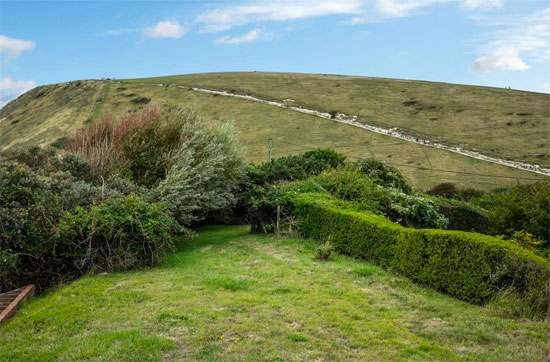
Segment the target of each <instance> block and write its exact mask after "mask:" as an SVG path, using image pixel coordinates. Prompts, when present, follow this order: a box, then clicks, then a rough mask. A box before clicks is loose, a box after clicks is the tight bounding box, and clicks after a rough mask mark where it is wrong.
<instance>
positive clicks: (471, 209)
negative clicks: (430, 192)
mask: <svg viewBox="0 0 550 362" xmlns="http://www.w3.org/2000/svg"><path fill="white" fill-rule="evenodd" d="M432 200H433V202H434V203H435V205H436V206H437V208H438V209H439V211H440V212H441V213H442V214H443V215H444V216H445V217H446V218H447V219H448V220H449V223H448V225H447V229H449V230H462V231H473V232H478V233H482V234H485V233H487V225H488V219H487V211H486V210H483V209H481V208H479V207H476V206H475V205H472V204H470V203H467V202H464V201H458V200H450V199H443V198H433V199H432Z"/></svg>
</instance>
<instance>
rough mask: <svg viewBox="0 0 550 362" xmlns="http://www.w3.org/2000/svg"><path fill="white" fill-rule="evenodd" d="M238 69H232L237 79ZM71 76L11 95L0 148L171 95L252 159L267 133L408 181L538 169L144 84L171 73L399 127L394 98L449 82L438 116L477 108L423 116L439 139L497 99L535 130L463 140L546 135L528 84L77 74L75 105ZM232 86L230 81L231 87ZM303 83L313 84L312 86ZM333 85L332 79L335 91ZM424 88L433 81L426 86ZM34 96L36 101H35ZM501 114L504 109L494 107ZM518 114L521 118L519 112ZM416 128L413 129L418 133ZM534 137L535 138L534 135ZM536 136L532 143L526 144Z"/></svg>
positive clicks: (483, 177)
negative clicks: (515, 87) (367, 161)
mask: <svg viewBox="0 0 550 362" xmlns="http://www.w3.org/2000/svg"><path fill="white" fill-rule="evenodd" d="M239 79H242V82H241V81H239ZM143 82H145V83H149V85H141V84H138V83H143ZM335 82H336V83H335ZM73 83H74V82H72V83H63V84H59V85H57V86H53V85H52V86H47V87H46V89H48V93H47V94H46V95H45V96H43V97H41V98H39V99H35V97H36V95H37V91H33V92H30V93H29V94H25V95H24V96H23V97H22V99H21V103H19V104H18V105H15V106H10V107H6V108H4V109H2V110H1V111H0V119H2V118H4V117H7V119H6V120H4V121H2V122H0V134H2V137H1V139H0V149H6V148H7V147H13V146H17V145H23V144H28V143H29V142H38V143H40V144H49V143H51V142H54V141H55V140H56V139H58V138H59V137H61V136H67V135H69V134H70V133H71V132H74V130H76V129H79V128H83V127H86V126H87V124H86V123H85V120H87V119H91V120H92V122H93V121H97V120H98V119H100V118H101V117H103V116H110V117H117V116H118V115H120V114H122V113H123V112H125V111H126V110H128V109H141V108H143V107H145V106H148V105H156V106H160V107H164V108H167V107H171V106H174V105H178V106H194V107H196V108H198V109H199V110H200V111H201V112H202V113H204V114H206V115H207V116H210V117H212V118H216V119H223V120H228V121H233V122H234V124H235V128H236V130H237V133H238V137H239V139H240V140H241V141H242V143H243V144H245V145H246V157H247V158H248V160H249V161H251V162H255V163H258V162H264V161H267V158H268V139H269V138H271V139H272V144H273V149H272V155H273V157H280V156H285V155H288V154H297V153H301V152H304V151H305V150H308V149H314V148H334V149H336V150H337V151H339V152H342V153H344V154H345V155H347V156H348V157H349V159H350V160H356V159H359V158H364V157H375V158H377V159H381V160H386V161H387V162H390V163H391V164H393V165H395V166H396V167H398V168H399V169H400V170H401V171H402V172H403V173H404V174H405V176H406V177H407V178H408V179H409V180H410V181H411V183H412V184H413V185H414V187H415V188H417V189H421V190H427V189H429V188H431V187H433V186H434V185H436V184H439V183H441V182H455V183H457V184H458V185H460V186H465V187H475V188H479V189H483V190H491V189H494V188H498V187H505V186H510V185H511V184H515V183H516V182H518V181H519V182H522V183H528V182H534V181H537V180H541V179H543V178H544V176H542V175H536V174H533V173H529V172H526V171H521V170H517V169H512V168H509V167H505V166H500V165H496V164H492V163H487V162H484V161H480V160H476V159H472V158H468V157H465V156H460V155H457V154H454V153H450V152H447V151H443V150H438V149H432V148H427V147H424V146H420V145H416V144H413V143H410V142H404V141H401V140H398V139H395V138H390V137H386V136H383V135H378V134H375V133H372V132H368V131H365V130H361V129H358V128H355V127H352V126H347V125H343V124H339V123H335V122H332V121H330V120H324V119H320V118H317V117H313V116H309V115H306V114H301V113H297V112H293V111H290V110H287V109H283V108H278V107H273V106H269V105H264V104H258V103H252V102H249V101H245V100H241V99H234V98H228V97H222V96H214V95H208V94H203V93H198V92H193V91H189V90H185V89H181V88H177V87H159V86H157V85H154V84H156V83H181V84H191V85H197V86H205V87H209V88H216V89H226V90H232V89H235V90H236V91H238V92H243V93H252V94H255V95H258V96H261V97H265V98H273V99H287V98H292V99H294V100H295V102H294V103H295V104H301V105H304V106H309V107H314V108H319V109H326V110H331V109H332V108H334V107H332V106H331V104H338V105H339V106H340V105H341V107H344V106H345V107H344V108H338V110H341V111H346V112H349V113H355V112H357V114H360V113H359V111H361V110H362V112H367V113H368V114H366V113H365V116H364V117H365V118H364V119H365V120H366V121H368V122H370V123H376V122H372V119H371V117H374V116H376V117H374V118H376V119H383V120H384V122H385V123H384V124H383V125H385V126H388V125H391V126H400V127H405V126H407V125H408V124H409V123H410V122H412V121H411V120H414V119H416V118H414V119H413V118H411V117H412V116H410V115H409V114H408V113H407V112H409V107H405V106H403V105H402V101H403V99H405V98H406V97H408V95H409V94H413V93H415V92H416V93H415V94H418V97H424V98H425V102H427V100H428V99H432V96H433V101H434V102H435V101H438V100H439V101H441V102H443V98H444V96H445V97H447V98H448V99H454V98H453V97H452V96H451V95H449V94H447V93H446V91H445V92H444V91H443V90H441V89H440V88H441V87H443V88H444V89H447V90H448V91H449V92H451V90H452V92H451V93H452V94H463V95H464V96H460V97H458V98H456V100H453V102H455V103H456V102H459V100H460V102H462V103H460V102H459V104H458V105H457V104H455V103H452V102H451V103H452V104H451V103H449V104H447V103H442V104H441V105H438V106H437V107H436V109H434V110H430V112H438V114H439V116H438V117H440V118H441V119H447V118H445V117H451V113H452V112H450V111H449V109H451V108H452V109H454V108H453V107H455V108H456V107H462V108H466V105H468V107H469V108H470V109H476V112H474V113H475V114H478V116H475V117H474V115H473V114H471V113H468V112H467V111H466V110H464V111H462V112H458V113H459V114H461V115H466V116H467V117H466V116H465V117H466V118H464V119H463V121H461V122H460V123H456V124H455V123H453V124H452V125H451V124H450V123H449V122H447V121H445V122H446V123H442V125H441V126H440V127H439V128H437V127H436V126H435V125H431V126H430V129H432V128H433V132H436V131H437V132H439V133H438V135H437V137H443V136H445V137H446V138H445V139H442V141H445V142H447V141H449V142H447V143H456V142H455V141H454V138H455V136H457V135H459V134H462V133H468V132H470V133H471V131H469V130H472V129H474V128H476V127H478V126H479V124H482V123H483V122H489V121H487V120H489V119H493V118H495V117H496V118H498V119H500V118H499V117H500V116H501V115H502V114H501V113H502V112H503V111H502V110H498V109H499V107H501V106H502V107H504V108H503V109H504V110H506V112H507V113H510V112H511V111H509V110H510V109H514V110H515V111H514V112H515V113H522V114H523V113H525V112H527V111H525V109H524V108H525V107H530V109H531V110H530V111H529V112H530V113H531V114H532V115H533V117H534V118H533V119H535V118H536V120H533V122H534V123H536V122H538V123H537V126H536V127H535V128H534V129H536V133H537V134H536V135H533V134H531V133H530V132H531V131H529V132H524V133H522V132H523V130H522V129H520V128H517V129H516V128H515V126H513V127H511V128H510V127H509V126H502V127H500V126H498V125H496V124H495V125H493V126H492V129H489V130H488V129H485V130H484V131H483V132H486V133H479V134H478V135H477V136H475V137H469V138H468V139H471V140H472V142H474V143H471V142H470V146H471V147H473V148H477V149H478V150H480V151H483V150H484V149H483V148H482V147H481V146H482V145H484V147H485V146H487V145H489V144H491V142H493V141H494V142H496V141H497V140H498V142H501V143H502V144H503V145H504V146H506V147H508V148H510V150H512V151H513V152H512V151H510V152H511V153H512V154H513V155H512V156H513V157H512V156H511V157H512V158H518V159H521V160H526V161H529V160H532V158H529V159H523V158H522V157H523V156H522V153H521V152H520V150H521V151H522V152H523V151H525V152H527V153H529V152H530V153H537V154H543V156H544V155H547V154H548V153H549V152H548V150H549V149H550V146H549V144H548V137H546V136H547V134H548V132H547V130H548V129H549V128H550V124H549V122H550V117H548V107H546V108H544V107H542V108H541V107H540V104H543V103H544V100H545V99H546V100H547V99H548V97H546V98H544V95H542V98H541V95H540V94H536V93H529V92H516V91H509V90H502V89H494V88H483V87H469V86H458V85H443V84H440V83H429V82H414V81H400V80H387V79H377V78H361V77H339V76H321V75H319V76H314V75H304V74H301V75H296V74H284V73H282V74H275V73H213V74H201V75H188V76H176V77H167V78H147V79H137V80H125V81H123V82H122V83H120V84H119V83H112V84H111V83H108V82H102V81H87V83H86V84H89V87H91V88H93V89H95V93H94V95H93V96H90V97H91V98H90V97H88V98H89V99H92V100H93V101H92V103H91V104H90V105H89V106H87V107H84V106H80V108H79V107H77V106H76V105H74V104H73V103H74V102H76V100H77V99H81V102H84V101H85V99H84V98H82V97H81V96H80V93H78V92H79V91H80V90H79V89H77V88H75V87H74V85H72V86H71V84H73ZM334 84H340V86H338V87H336V86H335V85H334ZM109 85H110V86H109ZM269 85H271V86H272V87H273V89H272V90H269V89H266V87H267V86H269ZM233 86H235V87H234V88H233ZM48 87H49V88H48ZM66 87H67V88H66ZM403 87H404V88H403ZM430 87H431V88H430ZM445 87H446V88H445ZM65 88H66V89H65ZM73 88H74V89H73ZM229 88H231V89H229ZM382 88H383V89H382ZM402 88H403V89H405V90H406V92H405V93H403V92H401V90H402ZM39 89H41V88H39ZM64 89H65V90H64ZM312 89H314V90H315V91H312ZM334 89H338V92H336V91H335V90H334ZM433 89H435V90H436V91H433ZM350 92H351V93H350ZM353 92H359V93H361V92H363V93H365V94H363V93H361V94H363V95H361V97H359V96H354V95H353V94H352V93H353ZM392 92H393V93H392ZM469 92H473V93H474V94H475V96H473V98H472V97H470V96H468V97H466V95H468V94H470V93H469ZM377 94H379V95H377ZM503 94H504V95H516V96H514V97H513V99H508V98H503V99H508V101H507V102H505V104H504V105H502V104H501V103H502V102H500V101H499V102H500V103H499V102H497V101H496V100H495V99H500V98H501V97H503ZM308 95H310V96H311V97H310V98H307V99H310V100H309V101H307V99H306V97H307V96H308ZM403 97H405V98H403ZM65 98H67V99H70V100H71V101H70V102H68V103H67V105H62V106H56V105H57V104H58V100H59V99H65ZM88 98H86V99H88ZM139 98H150V99H151V101H150V103H149V104H148V105H144V104H135V103H134V102H133V101H134V100H136V99H139ZM424 98H423V99H424ZM418 99H420V98H418ZM484 99H485V100H484ZM39 100H40V102H43V103H44V104H41V103H40V104H37V102H38V101H39ZM71 102H72V103H71ZM354 102H355V103H354ZM400 102H401V103H400ZM449 102H450V101H449ZM484 102H485V103H484ZM495 102H496V103H495ZM541 102H542V103H541ZM352 104H355V107H356V108H349V109H348V108H346V107H351V106H352ZM495 104H496V105H495ZM346 105H347V106H346ZM375 105H376V106H375ZM451 105H452V107H451ZM396 107H397V108H396ZM458 109H461V108H457V110H458ZM369 112H370V113H369ZM372 112H374V113H372ZM426 112H427V111H426ZM472 112H473V111H472ZM371 113H372V114H371ZM515 113H514V114H515ZM21 114H23V115H21ZM495 115H496V116H495ZM497 116H498V117H497ZM415 117H417V116H415ZM418 117H420V116H418ZM452 117H454V116H452ZM461 117H462V116H461ZM479 117H481V118H479ZM503 117H504V118H506V117H508V116H506V115H504V116H503ZM510 117H512V116H510ZM518 117H520V116H518ZM522 117H524V118H525V117H526V116H522ZM432 118H433V117H432ZM496 118H495V119H496ZM504 118H503V119H504ZM15 119H20V122H18V123H16V124H11V122H12V121H13V120H15ZM449 119H450V118H449ZM506 119H507V118H506ZM73 120H74V121H73ZM467 120H470V121H471V123H467V122H466V121H467ZM491 122H492V121H491ZM495 122H496V121H495ZM499 122H500V121H499ZM534 123H533V124H534ZM491 124H492V123H491ZM499 124H500V123H499ZM518 124H519V123H518ZM62 125H65V128H64V129H62ZM459 125H460V127H462V128H463V129H462V130H460V129H457V128H456V127H459ZM407 127H408V126H407ZM503 127H504V128H503ZM518 127H520V125H518ZM521 127H524V125H521ZM518 130H519V131H518ZM421 131H422V130H419V131H418V132H420V133H421ZM422 132H424V131H422ZM472 132H473V131H472ZM476 132H477V131H476ZM480 132H482V130H480ZM487 132H490V133H491V134H493V135H503V134H505V135H506V137H504V138H503V137H500V136H499V137H498V138H497V137H493V136H491V138H487V137H489V136H488V133H487ZM519 135H521V137H520V136H519ZM478 136H479V137H478ZM524 136H525V137H524ZM457 137H458V136H457ZM541 137H542V139H539V138H541ZM430 138H434V137H433V135H430ZM456 140H459V138H456ZM491 140H492V141H491ZM503 140H504V141H503ZM478 141H479V142H478ZM460 142H462V141H460ZM460 142H459V143H460ZM476 142H477V143H476ZM478 143H480V145H478ZM539 144H540V145H542V146H541V147H538V146H536V145H539ZM474 146H475V147H474ZM471 147H469V146H468V147H465V148H471ZM491 147H492V148H494V151H490V150H489V151H490V152H487V153H489V154H494V153H495V152H496V153H497V154H498V155H500V157H507V155H508V154H510V152H509V150H508V151H507V150H505V149H504V148H499V147H500V146H498V147H497V146H496V145H495V146H494V147H493V146H491ZM498 155H497V156H498ZM520 156H521V157H520ZM544 157H546V156H544ZM537 160H538V161H537V162H538V163H541V164H544V162H543V161H544V158H543V159H539V158H537Z"/></svg>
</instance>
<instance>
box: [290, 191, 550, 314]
mask: <svg viewBox="0 0 550 362" xmlns="http://www.w3.org/2000/svg"><path fill="white" fill-rule="evenodd" d="M290 201H291V203H292V205H293V208H294V210H293V214H294V217H296V218H297V220H298V222H299V224H300V231H301V233H302V234H303V235H304V236H307V237H312V238H316V239H321V240H326V239H327V238H328V236H330V240H331V242H332V243H334V244H335V247H336V249H337V250H338V251H339V252H341V253H345V254H349V255H352V256H355V257H359V258H363V259H367V260H370V261H373V262H375V263H377V264H379V265H381V266H383V267H386V268H388V269H391V270H394V271H397V272H399V273H400V274H403V275H405V276H407V277H409V278H411V279H412V280H414V281H417V282H420V283H423V284H426V285H430V286H432V287H434V288H435V289H437V290H439V291H443V292H445V293H448V294H450V295H452V296H455V297H457V298H460V299H463V300H466V301H469V302H473V303H482V302H485V301H487V300H488V299H489V298H490V297H492V296H493V295H495V293H497V292H498V291H499V290H504V289H508V288H513V289H515V292H516V293H518V294H519V295H520V296H521V297H522V298H523V299H524V300H525V301H526V302H527V304H528V305H529V307H530V308H531V310H532V311H533V312H534V314H537V315H539V316H540V315H545V316H550V314H549V305H550V303H549V302H550V290H549V289H550V286H549V284H550V282H549V280H550V263H549V262H548V261H546V260H545V259H543V258H541V257H538V256H536V255H534V254H532V253H531V252H529V251H527V250H524V249H522V248H520V247H518V246H516V245H513V244H511V243H509V242H507V241H504V240H500V239H497V238H495V237H491V236H486V235H481V234H476V233H468V232H462V231H444V230H433V229H410V228H405V227H402V226H399V225H396V224H394V223H392V222H391V221H389V220H388V219H386V218H384V217H382V216H378V215H372V214H369V213H362V212H357V211H354V210H351V209H345V208H342V207H341V203H342V201H341V200H339V202H338V203H334V199H333V198H332V197H330V196H328V195H325V194H313V193H309V194H296V195H293V196H292V197H291V200H290Z"/></svg>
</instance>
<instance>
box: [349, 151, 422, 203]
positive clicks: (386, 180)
mask: <svg viewBox="0 0 550 362" xmlns="http://www.w3.org/2000/svg"><path fill="white" fill-rule="evenodd" d="M357 164H358V166H359V170H360V171H361V172H362V173H364V174H366V175H368V176H369V177H370V178H371V179H372V180H373V182H374V183H375V184H377V185H380V186H382V187H386V188H393V189H396V190H399V191H401V192H403V193H405V194H410V193H411V192H412V187H411V186H410V185H409V183H408V182H407V180H406V179H405V177H404V176H403V175H402V174H401V172H400V171H399V170H398V169H396V168H395V167H393V166H390V165H389V164H387V163H386V162H384V161H379V160H376V159H374V158H367V159H363V160H360V161H359V162H358V163H357Z"/></svg>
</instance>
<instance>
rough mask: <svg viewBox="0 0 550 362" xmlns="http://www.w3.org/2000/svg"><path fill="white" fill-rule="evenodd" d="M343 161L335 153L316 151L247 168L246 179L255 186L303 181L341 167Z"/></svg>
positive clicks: (324, 150)
mask: <svg viewBox="0 0 550 362" xmlns="http://www.w3.org/2000/svg"><path fill="white" fill-rule="evenodd" d="M344 161H345V156H343V155H342V154H339V153H338V152H336V151H333V150H330V149H318V150H313V151H308V152H306V153H303V154H301V155H294V156H286V157H281V158H278V159H276V160H274V161H272V162H265V163H263V164H261V165H258V166H254V165H252V166H251V167H249V168H248V177H249V179H250V180H251V182H252V183H254V184H256V185H263V184H265V183H274V182H280V181H286V182H288V181H296V180H303V179H306V178H308V177H310V176H313V175H318V174H319V173H321V172H322V171H323V170H326V169H328V168H333V167H337V166H340V165H343V164H344Z"/></svg>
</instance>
